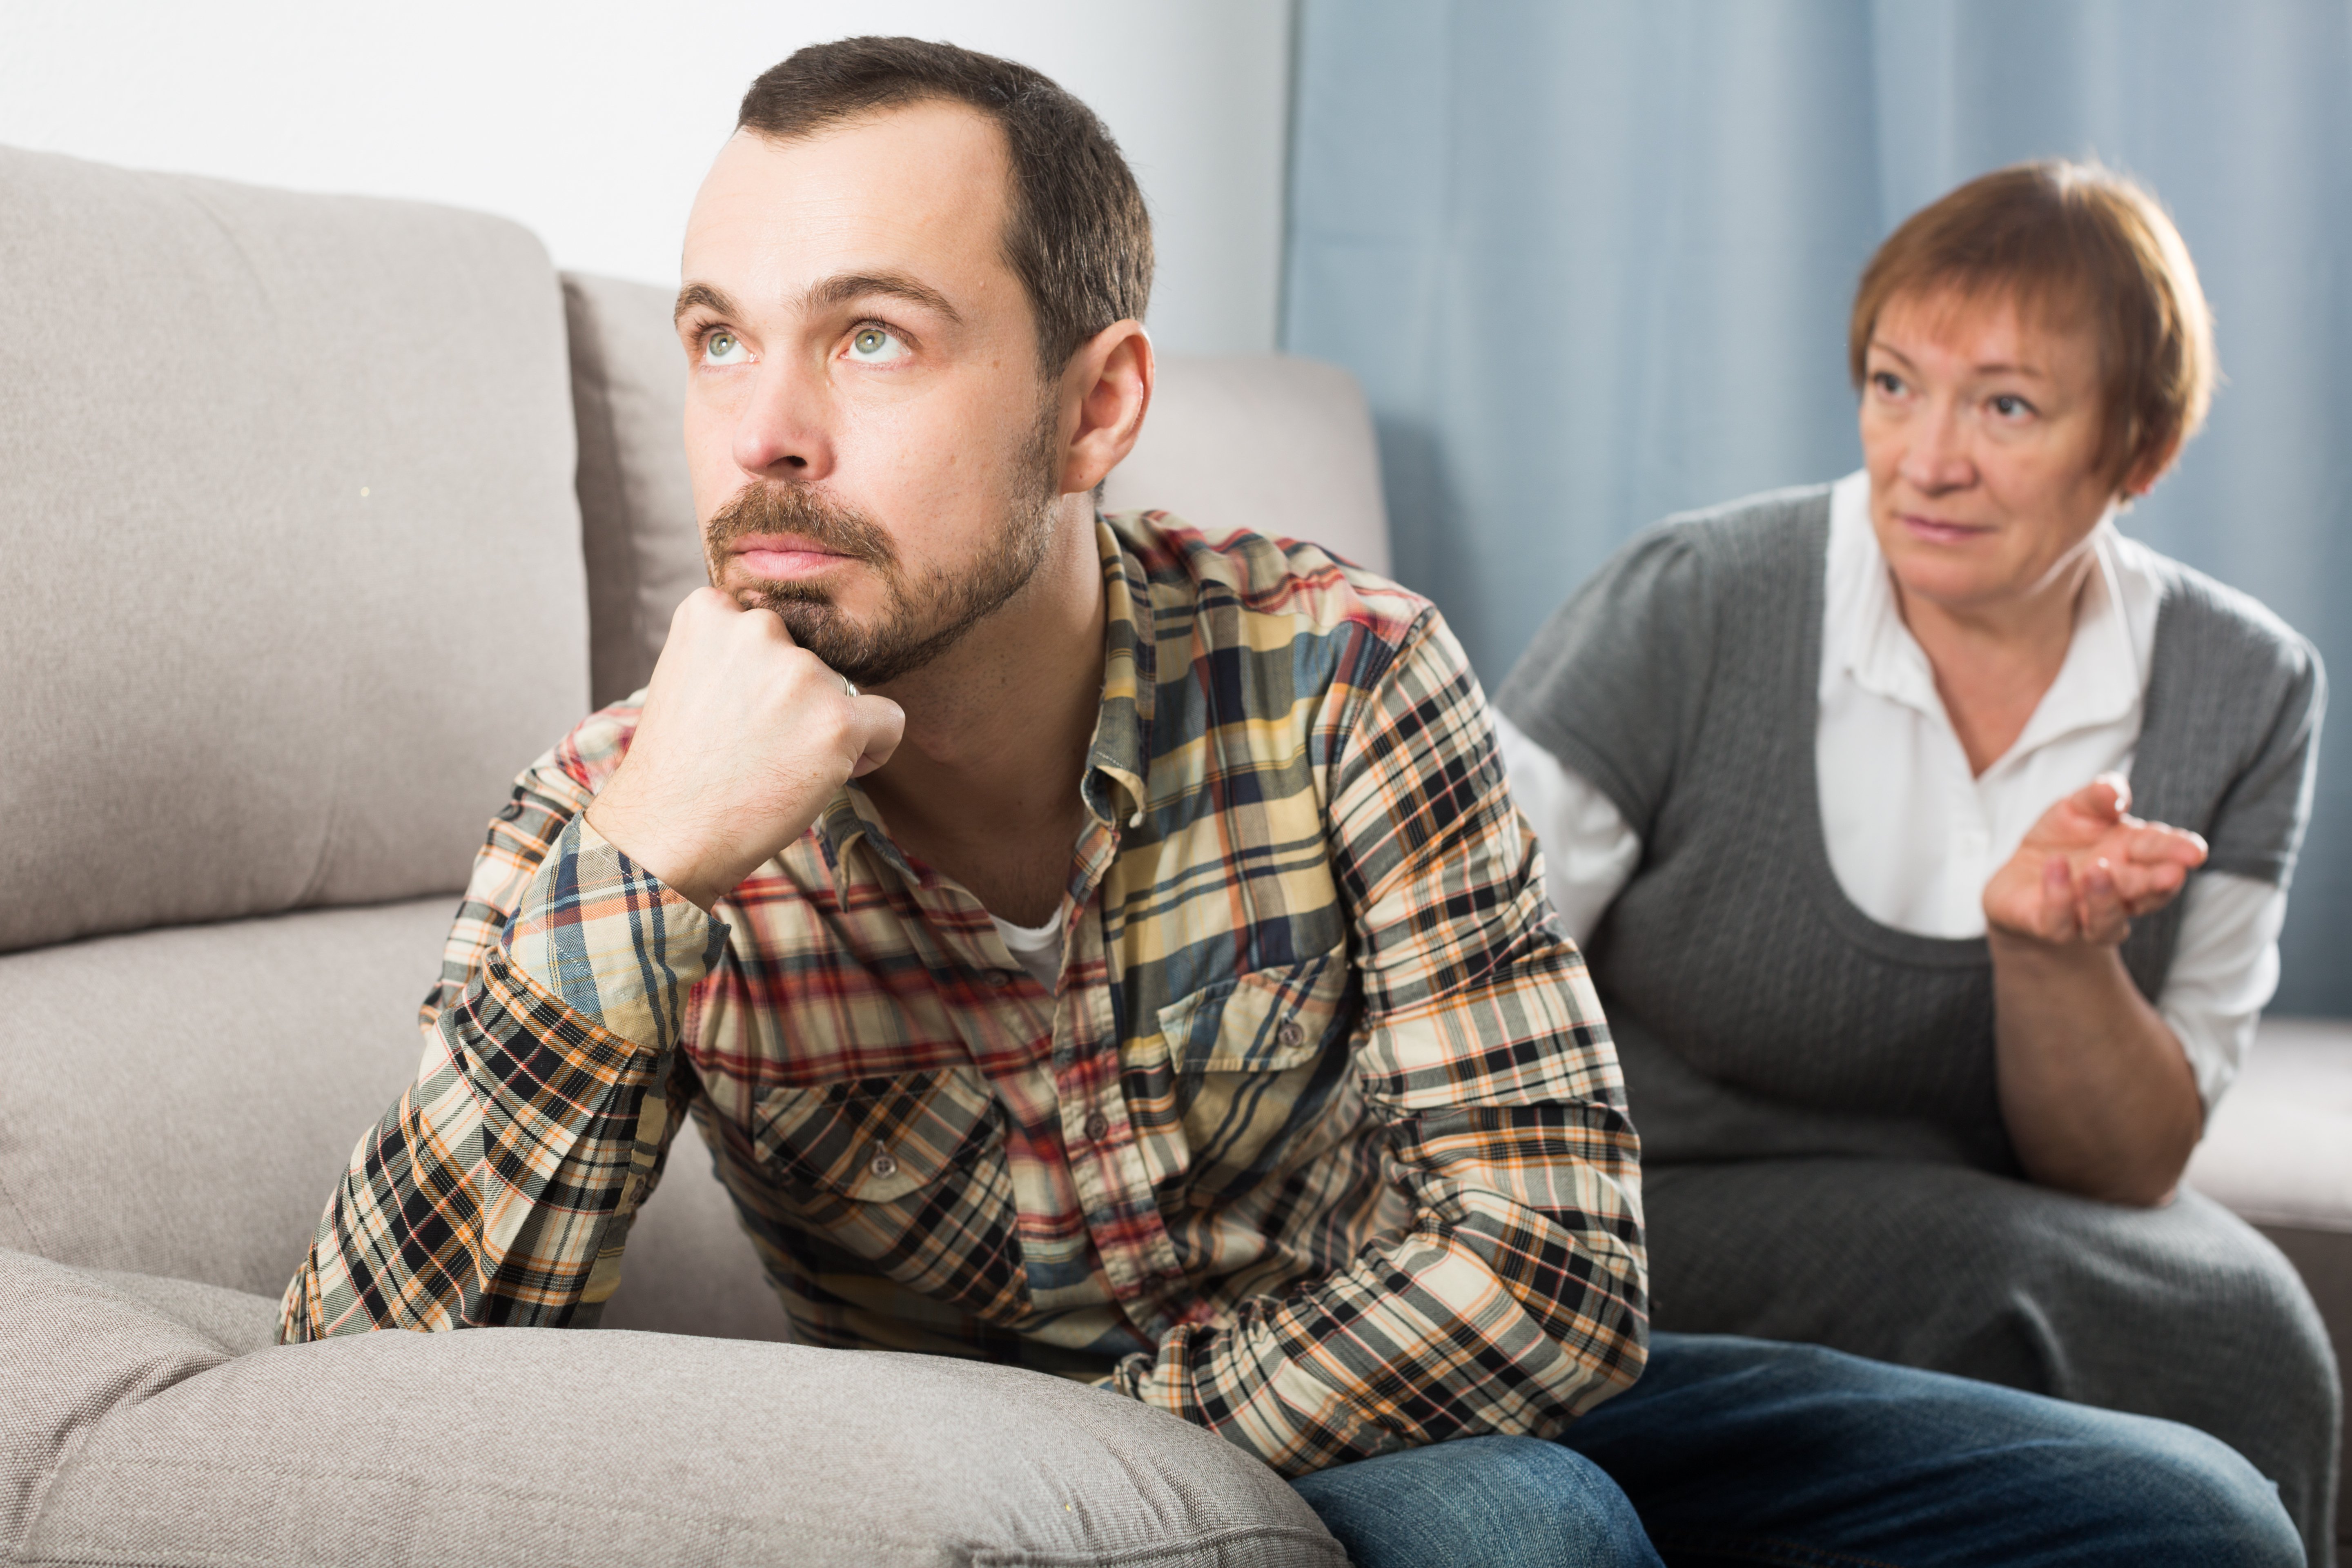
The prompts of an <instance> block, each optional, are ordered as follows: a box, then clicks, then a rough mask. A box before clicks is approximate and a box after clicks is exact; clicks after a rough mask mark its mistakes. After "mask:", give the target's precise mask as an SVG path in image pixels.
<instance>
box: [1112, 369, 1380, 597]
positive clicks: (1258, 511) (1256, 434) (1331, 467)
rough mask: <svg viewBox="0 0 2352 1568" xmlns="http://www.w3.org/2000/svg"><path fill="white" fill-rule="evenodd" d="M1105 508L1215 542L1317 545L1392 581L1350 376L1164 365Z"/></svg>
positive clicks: (1370, 455)
mask: <svg viewBox="0 0 2352 1568" xmlns="http://www.w3.org/2000/svg"><path fill="white" fill-rule="evenodd" d="M1103 505H1104V506H1105V507H1106V508H1108V510H1112V511H1126V510H1133V509H1136V508H1140V507H1157V508H1160V509H1163V510H1168V511H1172V512H1174V513H1175V514H1176V515H1177V516H1178V517H1181V518H1182V519H1183V520H1184V521H1186V522H1189V523H1191V524H1192V526H1193V527H1195V528H1199V529H1202V530H1204V531H1208V532H1210V533H1213V534H1222V533H1228V532H1231V531H1234V530H1235V529H1243V528H1245V529H1248V530H1250V531H1252V532H1255V533H1265V534H1275V535H1279V536H1281V537H1284V538H1288V539H1305V540H1311V541H1313V542H1315V543H1317V544H1320V545H1322V546H1324V547H1325V548H1326V549H1328V550H1331V551H1334V552H1337V553H1339V554H1340V555H1343V556H1345V557H1347V558H1348V559H1349V560H1350V561H1353V562H1355V563H1357V564H1358V565H1360V566H1366V567H1370V569H1371V570H1372V571H1375V572H1381V573H1385V572H1387V571H1388V570H1389V524H1388V507H1387V503H1386V502H1385V501H1383V500H1381V465H1380V451H1379V448H1378V447H1377V446H1376V445H1375V444H1374V441H1373V437H1372V416H1371V414H1370V410H1369V409H1368V408H1367V407H1366V406H1365V404H1364V395H1363V393H1362V392H1361V391H1360V389H1359V388H1358V387H1357V385H1356V382H1355V378H1354V377H1353V376H1350V375H1349V374H1348V373H1347V372H1346V371H1344V370H1341V369H1340V368H1339V366H1337V365H1329V364H1324V363H1320V362H1319V361H1316V360H1310V359H1294V358H1292V357H1290V356H1288V355H1286V354H1283V355H1277V354H1236V355H1232V356H1227V357H1216V358H1212V357H1197V358H1196V357H1188V356H1184V355H1178V354H1171V355H1170V356H1169V357H1168V358H1166V359H1164V360H1162V361H1160V383H1159V385H1158V387H1157V388H1155V389H1154V391H1153V393H1152V397H1151V409H1150V413H1149V414H1148V415H1146V416H1145V417H1144V421H1143V434H1142V436H1141V437H1139V438H1138V439H1137V441H1136V443H1135V450H1134V451H1132V452H1130V453H1129V454H1128V457H1127V461H1125V462H1123V463H1121V464H1120V465H1119V466H1118V468H1113V469H1112V470H1111V474H1110V478H1109V479H1107V480H1105V481H1104V483H1103Z"/></svg>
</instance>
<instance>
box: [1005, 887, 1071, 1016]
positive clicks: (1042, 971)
mask: <svg viewBox="0 0 2352 1568" xmlns="http://www.w3.org/2000/svg"><path fill="white" fill-rule="evenodd" d="M988 921H989V923H990V924H991V925H992V926H994V927H995V928H996V934H997V935H998V936H1000V937H1002V938H1003V940H1004V946H1005V949H1006V950H1007V951H1008V952H1011V953H1012V954H1013V961H1014V962H1015V963H1019V964H1020V965H1021V967H1022V968H1024V969H1025V970H1027V971H1028V972H1029V974H1030V977H1031V978H1032V979H1034V980H1035V981H1036V982H1037V984H1040V985H1042V986H1044V987H1045V994H1047V995H1048V996H1051V995H1053V994H1055V993H1056V992H1057V991H1058V990H1059V989H1060V987H1061V984H1062V911H1061V910H1060V909H1058V908H1056V909H1055V910H1054V918H1053V919H1052V920H1050V921H1046V922H1045V924H1044V925H1041V926H1017V925H1014V924H1013V922H1012V921H1001V920H998V919H997V918H996V917H995V916H994V915H991V916H989V917H988Z"/></svg>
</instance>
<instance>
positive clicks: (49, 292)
mask: <svg viewBox="0 0 2352 1568" xmlns="http://www.w3.org/2000/svg"><path fill="white" fill-rule="evenodd" d="M572 468H573V446H572V403H571V395H570V380H569V376H568V374H567V367H566V356H565V346H564V324H563V310H562V298H561V295H560V293H559V291H558V288H557V283H556V279H555V275H554V272H553V269H552V268H551V267H550V266H549V264H548V261H547V258H546V255H545V252H544V251H543V250H542V249H541V247H540V244H539V242H538V240H537V239H535V238H534V237H532V236H531V235H530V233H529V232H528V231H526V230H524V229H522V228H520V227H518V226H515V225H513V224H511V223H508V222H505V221H502V220H500V219H497V218H491V217H486V216H479V215H477V214H471V213H463V212H457V211H453V210H450V209H447V208H444V207H432V206H423V205H415V204H410V203H402V202H386V201H376V200H367V199H361V198H354V197H334V196H319V195H296V194H293V193H289V192H282V191H268V190H259V189H255V188H251V187H247V186H244V185H236V184H226V183H224V182H221V181H215V180H203V179H194V178H190V177H187V176H183V175H163V174H137V173H132V172H130V171H126V170H121V169H113V168H107V167H104V166H101V165H98V164H93V163H83V162H80V161H79V160H75V159H70V158H64V157H58V156H55V155H50V154H45V153H26V152H19V151H15V150H9V149H0V668H5V671H6V679H5V680H0V759H4V760H0V823H5V825H6V828H5V832H0V889H5V890H6V893H7V897H6V898H5V899H0V952H7V951H10V950H15V949H21V948H28V947H34V946H38V945H41V944H44V943H48V942H59V941H63V940H65V939H68V938H71V937H77V936H84V935H89V934H91V933H96V932H103V931H129V930H136V929H141V928H144V927H151V926H163V925H176V924H182V923H185V922H190V921H218V920H225V919H230V918H234V917H238V916H248V915H260V914H268V913H270V912H273V911H278V910H290V909H297V908H303V907H310V906H321V905H336V904H354V903H366V902H374V901H378V900H390V899H398V898H404V897H408V896H412V895H415V894H421V893H426V892H435V891H441V890H446V889H455V888H457V887H459V886H461V885H462V884H463V882H464V879H465V874H466V868H467V862H468V859H469V858H470V856H471V853H472V851H473V849H474V847H475V846H476V845H478V843H479V842H480V838H481V832H482V824H483V822H484V821H485V820H486V813H487V811H488V809H489V808H490V807H491V806H492V805H495V803H496V802H497V801H498V799H499V797H500V796H501V795H503V794H504V792H505V789H506V787H507V784H508V782H509V780H510V779H511V778H512V776H513V775H514V773H516V772H517V771H519V770H520V768H521V767H522V766H523V765H524V764H526V763H529V762H530V759H531V758H532V757H533V756H535V755H537V754H538V752H540V751H541V750H542V749H543V748H545V747H546V745H547V744H548V743H549V742H550V741H551V740H552V739H554V738H555V737H556V736H558V735H561V734H562V733H563V731H565V729H566V728H568V727H569V726H570V725H571V724H572V722H573V721H574V720H575V719H576V718H577V717H578V715H579V714H580V712H581V711H582V710H583V706H584V704H585V701H586V699H587V681H586V673H587V671H586V664H587V638H586V624H585V615H584V610H583V601H584V590H583V579H582V567H581V561H580V536H579V513H578V510H577V506H576V503H575V501H574V500H573V496H572ZM519 583H528V584H530V591H529V592H522V593H519V592H517V590H516V584H519ZM426 978H428V977H426V976H419V985H420V987H421V986H422V984H423V983H424V981H425V979H426Z"/></svg>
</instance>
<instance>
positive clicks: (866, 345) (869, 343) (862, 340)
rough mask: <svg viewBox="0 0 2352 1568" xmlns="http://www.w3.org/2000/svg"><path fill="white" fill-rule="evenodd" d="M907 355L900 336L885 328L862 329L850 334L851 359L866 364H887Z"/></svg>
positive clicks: (905, 346)
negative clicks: (899, 339)
mask: <svg viewBox="0 0 2352 1568" xmlns="http://www.w3.org/2000/svg"><path fill="white" fill-rule="evenodd" d="M906 353H907V345H906V344H904V343H902V342H899V341H898V333H896V332H893V331H889V330H888V329H887V328H885V327H860V328H858V329H857V330H856V331H854V332H852V333H850V334H849V357H850V358H852V359H854V360H857V361H860V362H862V363H866V364H887V363H889V362H890V361H892V360H894V359H900V358H903V357H905V355H906Z"/></svg>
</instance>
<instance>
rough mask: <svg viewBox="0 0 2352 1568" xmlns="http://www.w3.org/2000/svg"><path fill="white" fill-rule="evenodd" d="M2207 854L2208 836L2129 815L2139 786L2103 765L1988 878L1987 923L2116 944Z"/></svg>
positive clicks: (2045, 936)
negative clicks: (2103, 769)
mask: <svg viewBox="0 0 2352 1568" xmlns="http://www.w3.org/2000/svg"><path fill="white" fill-rule="evenodd" d="M2204 861H2205V840H2204V839H2202V838H2200V837H2198V836H2197V835H2196V834H2194V833H2190V832H2189V831H2187V830H2186V829H2183V828H2179V827H2168V826H2165V825H2164V824H2163V823H2160V822H2144V821H2142V820H2141V819H2140V818H2138V817H2137V816H2132V815H2131V785H2130V784H2126V782H2125V781H2124V779H2123V777H2122V775H2120V774H2117V773H2102V774H2100V775H2099V776H2098V777H2097V778H2095V779H2094V780H2092V781H2091V782H2090V783H2089V784H2084V786H2083V787H2082V788H2081V789H2078V790H2076V791H2075V792H2074V794H2072V795H2068V796H2066V797H2065V798H2064V799H2063V800H2061V801H2059V802H2058V803H2057V804H2056V805H2053V806H2052V807H2051V808H2050V809H2049V810H2047V811H2045V812H2043V813H2042V819H2041V820H2040V821H2039V822H2036V823H2035V824H2034V825H2033V827H2032V831H2031V832H2029V833H2027V834H2026V836H2025V841H2024V842H2023V843H2022V844H2020V845H2019V846H2018V847H2017V853H2016V854H2014V855H2012V856H2011V857H2010V858H2009V861H2008V863H2007V864H2005V865H2004V866H2002V867H2001V868H2000V870H1998V871H1995V872H1994V873H1993V874H1992V879H1991V880H1990V881H1989V882H1987V883H1986V884H1985V890H1984V911H1985V923H1986V924H1987V925H1988V926H1990V927H1992V928H1994V929H1995V930H1999V931H2006V932H2009V933H2010V934H2011V935H2014V936H2027V937H2034V938H2037V939H2039V940H2041V941H2042V942H2095V943H2099V944H2101V945H2105V946H2113V945H2114V944H2116V943H2117V942H2121V941H2123V940H2124V938H2125V937H2126V936H2127V935H2129V934H2130V931H2131V922H2132V920H2133V918H2134V917H2135V916H2138V915H2145V914H2149V913H2152V912H2153V911H2155V910H2160V909H2162V908H2163V907H2164V906H2165V905H2166V904H2168V903H2169V902H2171V901H2172V900H2173V899H2174V898H2175V897H2176V896H2178V895H2179V891H2180V889H2181V887H2182V885H2183V884H2184V883H2186V882H2187V881H2188V879H2189V872H2190V871H2192V870H2194V869H2196V868H2198V867H2199V866H2200V865H2202V864H2204Z"/></svg>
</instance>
